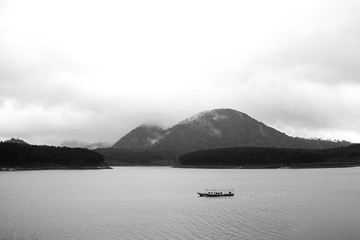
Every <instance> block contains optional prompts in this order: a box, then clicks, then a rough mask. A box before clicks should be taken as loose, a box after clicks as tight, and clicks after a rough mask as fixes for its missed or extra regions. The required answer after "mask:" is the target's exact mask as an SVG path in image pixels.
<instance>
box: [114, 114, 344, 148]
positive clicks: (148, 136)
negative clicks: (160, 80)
mask: <svg viewBox="0 0 360 240" xmlns="http://www.w3.org/2000/svg"><path fill="white" fill-rule="evenodd" d="M349 144H350V143H349V142H333V141H325V140H320V139H317V140H308V139H303V138H294V137H290V136H288V135H286V134H285V133H282V132H279V131H277V130H276V129H274V128H271V127H268V126H266V125H265V124H264V123H262V122H259V121H257V120H256V119H253V118H251V117H250V116H248V115H247V114H245V113H241V112H239V111H235V110H232V109H215V110H212V111H206V112H202V113H199V114H197V115H194V116H192V117H190V118H188V119H185V120H183V121H181V122H179V123H178V124H176V125H175V126H173V127H171V128H169V129H162V128H160V127H155V126H146V125H142V126H139V127H138V128H136V129H134V130H132V131H131V132H130V133H128V134H127V135H125V136H124V137H123V138H121V139H120V140H119V141H117V142H116V143H115V144H114V145H113V147H114V148H123V149H151V150H169V151H174V152H178V153H184V152H190V151H197V150H203V149H212V148H225V147H277V148H311V149H323V148H333V147H340V146H347V145H349Z"/></svg>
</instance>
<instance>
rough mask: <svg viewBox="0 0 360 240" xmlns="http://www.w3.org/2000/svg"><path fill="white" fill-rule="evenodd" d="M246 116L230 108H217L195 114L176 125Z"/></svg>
mask: <svg viewBox="0 0 360 240" xmlns="http://www.w3.org/2000/svg"><path fill="white" fill-rule="evenodd" d="M244 116H247V115H246V114H244V113H242V112H239V111H236V110H233V109H230V108H219V109H213V110H208V111H203V112H200V113H198V114H195V115H193V116H191V117H189V118H187V119H185V120H183V121H181V122H179V123H178V124H177V125H184V124H190V123H194V122H200V123H201V122H210V121H221V120H226V119H229V118H240V119H243V118H244Z"/></svg>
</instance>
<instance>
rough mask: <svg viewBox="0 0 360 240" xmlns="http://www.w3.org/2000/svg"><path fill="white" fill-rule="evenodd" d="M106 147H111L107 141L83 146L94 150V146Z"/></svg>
mask: <svg viewBox="0 0 360 240" xmlns="http://www.w3.org/2000/svg"><path fill="white" fill-rule="evenodd" d="M108 147H111V144H110V143H107V142H96V143H91V144H88V145H85V146H84V148H87V149H89V150H94V149H96V148H108Z"/></svg>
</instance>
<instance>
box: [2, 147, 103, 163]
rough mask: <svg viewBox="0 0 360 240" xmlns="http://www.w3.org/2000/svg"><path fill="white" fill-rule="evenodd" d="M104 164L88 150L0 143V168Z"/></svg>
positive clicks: (97, 154) (94, 153)
mask: <svg viewBox="0 0 360 240" xmlns="http://www.w3.org/2000/svg"><path fill="white" fill-rule="evenodd" d="M104 164H106V163H105V162H104V157H103V156H102V155H101V154H99V153H96V152H94V151H91V150H88V149H83V148H68V147H55V146H37V145H26V144H16V143H7V142H0V167H24V168H27V167H28V168H30V167H39V168H41V167H51V166H60V167H86V166H89V167H91V166H99V165H104Z"/></svg>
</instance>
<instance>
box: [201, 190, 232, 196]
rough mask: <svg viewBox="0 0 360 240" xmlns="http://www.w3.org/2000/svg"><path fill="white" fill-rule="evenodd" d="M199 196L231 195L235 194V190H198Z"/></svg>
mask: <svg viewBox="0 0 360 240" xmlns="http://www.w3.org/2000/svg"><path fill="white" fill-rule="evenodd" d="M198 194H199V197H231V196H234V190H232V189H228V190H215V189H213V190H205V191H204V192H198Z"/></svg>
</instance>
